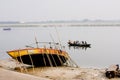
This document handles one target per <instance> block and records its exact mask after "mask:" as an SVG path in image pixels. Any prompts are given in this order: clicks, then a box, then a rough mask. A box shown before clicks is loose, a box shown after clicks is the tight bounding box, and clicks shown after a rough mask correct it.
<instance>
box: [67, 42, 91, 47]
mask: <svg viewBox="0 0 120 80" xmlns="http://www.w3.org/2000/svg"><path fill="white" fill-rule="evenodd" d="M68 45H69V46H78V47H90V46H91V44H87V43H86V42H85V43H79V42H71V41H69V42H68Z"/></svg>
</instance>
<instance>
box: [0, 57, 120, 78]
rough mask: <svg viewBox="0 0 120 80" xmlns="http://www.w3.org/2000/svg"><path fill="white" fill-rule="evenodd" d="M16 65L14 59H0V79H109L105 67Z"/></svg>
mask: <svg viewBox="0 0 120 80" xmlns="http://www.w3.org/2000/svg"><path fill="white" fill-rule="evenodd" d="M16 65H17V63H15V62H14V60H12V59H9V60H0V80H109V79H108V78H106V77H105V74H104V73H105V69H95V68H81V67H78V68H75V67H40V68H25V69H23V70H20V69H19V67H20V65H17V66H16ZM15 69H16V70H15ZM111 80H120V78H113V79H111Z"/></svg>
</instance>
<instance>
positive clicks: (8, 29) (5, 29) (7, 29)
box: [3, 28, 11, 31]
mask: <svg viewBox="0 0 120 80" xmlns="http://www.w3.org/2000/svg"><path fill="white" fill-rule="evenodd" d="M3 30H4V31H10V30H11V28H3Z"/></svg>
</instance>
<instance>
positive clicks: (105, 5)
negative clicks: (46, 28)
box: [0, 0, 120, 21]
mask: <svg viewBox="0 0 120 80" xmlns="http://www.w3.org/2000/svg"><path fill="white" fill-rule="evenodd" d="M82 19H92V20H94V19H104V20H109V19H110V20H120V0H0V21H47V20H82Z"/></svg>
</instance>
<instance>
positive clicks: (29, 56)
mask: <svg viewBox="0 0 120 80" xmlns="http://www.w3.org/2000/svg"><path fill="white" fill-rule="evenodd" d="M27 53H28V55H29V58H30V61H31V64H32V69H33V72H34V71H35V69H34V63H33V60H32V57H31V53H30V54H29V52H28V50H27Z"/></svg>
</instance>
